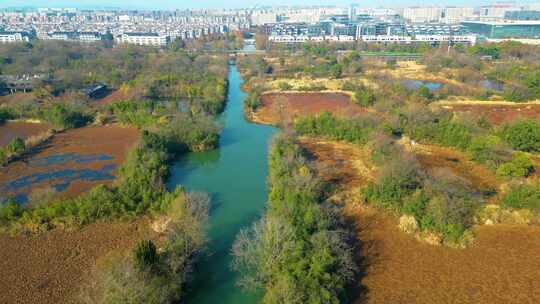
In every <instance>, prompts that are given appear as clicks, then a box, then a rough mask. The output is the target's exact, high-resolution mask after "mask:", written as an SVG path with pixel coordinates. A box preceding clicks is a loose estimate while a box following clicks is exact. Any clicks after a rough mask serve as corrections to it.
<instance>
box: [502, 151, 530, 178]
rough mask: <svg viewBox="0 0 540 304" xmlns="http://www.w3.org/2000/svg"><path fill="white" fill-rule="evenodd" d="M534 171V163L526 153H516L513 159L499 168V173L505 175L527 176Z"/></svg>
mask: <svg viewBox="0 0 540 304" xmlns="http://www.w3.org/2000/svg"><path fill="white" fill-rule="evenodd" d="M533 171H534V165H533V163H532V161H531V160H530V159H529V157H528V156H527V154H525V153H520V152H518V153H516V154H514V157H513V159H512V161H510V162H507V163H504V164H502V165H501V166H500V167H499V168H497V175H498V176H503V177H527V176H529V174H531V173H532V172H533Z"/></svg>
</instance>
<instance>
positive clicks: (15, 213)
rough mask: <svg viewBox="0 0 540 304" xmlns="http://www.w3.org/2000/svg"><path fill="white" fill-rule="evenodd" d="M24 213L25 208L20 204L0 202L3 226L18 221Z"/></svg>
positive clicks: (9, 201)
mask: <svg viewBox="0 0 540 304" xmlns="http://www.w3.org/2000/svg"><path fill="white" fill-rule="evenodd" d="M23 212H24V207H22V206H21V205H20V204H19V203H17V202H15V201H13V200H8V201H7V202H5V203H2V202H0V223H1V224H2V225H4V224H6V223H10V222H12V221H14V220H16V219H18V218H19V217H20V216H21V215H22V213H23Z"/></svg>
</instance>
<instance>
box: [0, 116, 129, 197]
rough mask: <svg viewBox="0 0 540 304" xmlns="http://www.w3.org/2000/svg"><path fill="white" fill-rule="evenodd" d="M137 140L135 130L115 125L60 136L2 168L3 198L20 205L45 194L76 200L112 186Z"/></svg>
mask: <svg viewBox="0 0 540 304" xmlns="http://www.w3.org/2000/svg"><path fill="white" fill-rule="evenodd" d="M138 137H139V131H138V130H137V129H136V128H129V127H123V126H120V125H115V124H111V125H105V126H87V127H84V128H78V129H72V130H68V131H65V132H60V133H57V134H55V136H54V137H53V138H52V139H51V140H50V141H48V142H47V143H45V144H43V145H41V146H40V147H38V148H36V149H35V150H34V151H32V152H31V153H28V154H26V155H24V156H23V157H22V158H20V159H18V160H16V161H14V162H12V163H10V164H9V165H7V166H6V167H3V168H0V196H1V197H3V198H7V197H14V198H15V199H16V200H17V201H19V202H25V201H27V200H28V198H30V201H32V202H30V203H33V199H34V198H35V199H36V200H39V198H40V194H41V193H42V192H44V193H47V194H51V195H54V196H61V197H76V196H78V195H79V194H81V193H83V192H86V191H88V190H90V189H92V188H93V187H95V186H96V185H98V184H110V183H111V182H112V181H113V180H114V179H115V178H116V176H115V175H116V171H117V168H118V167H119V166H120V165H121V164H122V163H123V162H124V159H125V157H126V155H127V152H128V150H129V149H130V148H131V147H132V145H134V144H135V143H136V142H137V139H138Z"/></svg>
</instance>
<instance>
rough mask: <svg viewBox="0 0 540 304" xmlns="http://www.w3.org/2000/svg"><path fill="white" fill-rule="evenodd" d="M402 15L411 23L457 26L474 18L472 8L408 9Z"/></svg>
mask: <svg viewBox="0 0 540 304" xmlns="http://www.w3.org/2000/svg"><path fill="white" fill-rule="evenodd" d="M401 15H402V16H403V18H405V19H407V20H408V21H409V22H411V23H430V22H437V23H448V24H456V23H459V22H461V21H463V20H465V19H468V18H471V17H473V16H474V9H473V8H472V7H407V8H404V9H403V11H402V13H401Z"/></svg>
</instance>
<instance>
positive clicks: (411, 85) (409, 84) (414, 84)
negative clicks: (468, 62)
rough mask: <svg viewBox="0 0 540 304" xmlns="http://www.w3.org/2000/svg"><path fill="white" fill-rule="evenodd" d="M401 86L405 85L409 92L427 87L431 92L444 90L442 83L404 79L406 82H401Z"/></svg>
mask: <svg viewBox="0 0 540 304" xmlns="http://www.w3.org/2000/svg"><path fill="white" fill-rule="evenodd" d="M401 84H403V85H404V86H405V87H406V88H407V89H409V90H418V89H419V88H421V87H424V86H425V87H427V88H428V89H429V90H430V91H435V90H438V89H440V88H442V86H443V83H442V82H436V81H425V80H418V79H404V80H401Z"/></svg>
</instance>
